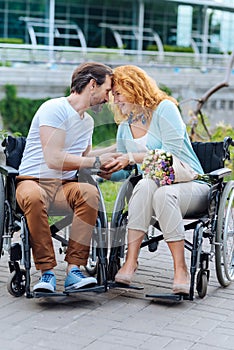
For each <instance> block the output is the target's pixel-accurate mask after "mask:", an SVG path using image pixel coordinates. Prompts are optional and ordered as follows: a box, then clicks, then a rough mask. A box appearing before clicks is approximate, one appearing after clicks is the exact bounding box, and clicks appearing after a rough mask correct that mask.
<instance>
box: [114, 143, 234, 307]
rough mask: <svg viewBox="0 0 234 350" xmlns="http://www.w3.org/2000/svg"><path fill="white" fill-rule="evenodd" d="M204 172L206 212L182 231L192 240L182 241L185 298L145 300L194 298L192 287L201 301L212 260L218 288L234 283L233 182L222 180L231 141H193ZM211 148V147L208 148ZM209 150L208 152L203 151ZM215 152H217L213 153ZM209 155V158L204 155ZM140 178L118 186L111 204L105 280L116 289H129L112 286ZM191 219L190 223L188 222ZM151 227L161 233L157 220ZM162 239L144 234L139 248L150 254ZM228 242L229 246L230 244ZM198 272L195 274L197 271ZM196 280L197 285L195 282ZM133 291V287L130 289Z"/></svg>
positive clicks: (166, 296) (167, 296)
mask: <svg viewBox="0 0 234 350" xmlns="http://www.w3.org/2000/svg"><path fill="white" fill-rule="evenodd" d="M192 145H193V148H194V151H195V153H196V154H197V156H198V158H199V160H200V161H201V164H202V166H203V169H204V171H205V173H207V174H208V175H209V177H210V179H211V180H212V186H211V189H210V195H209V202H208V203H209V204H208V207H209V209H208V212H207V213H205V214H204V215H202V214H201V217H195V218H194V217H193V218H187V219H189V223H188V224H185V225H184V228H185V231H189V230H193V238H192V241H191V242H190V241H188V240H187V239H185V248H186V249H187V250H188V251H190V252H191V259H190V276H191V279H190V292H189V295H188V296H183V295H182V294H146V297H151V298H160V299H172V300H177V301H178V300H182V299H189V300H193V299H194V287H195V283H196V290H197V293H198V296H199V297H200V298H204V297H205V295H206V293H207V285H208V281H209V277H210V270H209V261H211V260H212V258H213V257H215V267H216V275H217V279H218V281H219V283H220V285H221V286H223V287H227V286H228V285H229V284H230V283H231V282H232V281H233V280H234V244H233V240H234V221H233V220H234V218H233V217H234V181H232V180H231V181H228V182H225V181H224V177H225V176H227V175H230V173H231V170H230V169H229V168H225V167H224V162H225V160H228V159H229V160H230V152H229V147H230V146H231V145H232V146H234V141H233V140H232V139H231V138H230V137H226V138H225V139H224V141H223V142H207V143H202V142H194V143H192ZM210 147H211V148H210ZM206 149H208V150H209V151H206ZM214 151H217V153H216V152H214ZM207 152H208V153H209V152H210V154H209V158H208V157H207V156H208V155H207V154H206V153H207ZM141 178H142V175H141V174H138V171H137V167H136V168H135V173H134V174H133V175H131V176H130V177H129V178H128V179H127V180H125V182H124V183H123V184H122V186H121V187H120V190H119V193H118V195H117V197H116V201H115V204H114V209H113V214H112V219H111V228H110V230H111V240H112V243H111V251H110V255H109V264H108V280H110V281H112V282H113V284H114V285H115V286H117V287H121V288H123V287H125V288H126V287H127V288H128V287H129V286H126V285H120V284H116V283H114V278H115V275H116V273H117V271H118V270H119V268H120V267H121V261H124V257H125V252H126V250H127V248H125V241H126V225H127V221H128V208H127V207H128V202H129V199H130V196H131V194H132V190H133V187H134V186H135V185H136V183H137V182H138V181H139V180H140V179H141ZM190 219H191V220H190ZM151 221H152V222H151V226H152V228H153V231H154V228H157V229H158V230H159V231H160V227H159V223H158V222H157V220H156V218H152V220H151ZM204 238H207V239H208V240H209V243H210V245H211V248H210V251H204V250H203V247H202V244H203V240H204ZM161 240H163V234H162V233H161V234H160V233H159V234H157V235H154V234H153V235H151V234H147V235H146V236H145V239H144V240H143V242H142V244H141V248H143V247H145V246H148V249H149V251H151V252H154V251H156V250H157V247H158V244H159V241H161ZM229 240H231V243H232V244H231V245H229V243H230V242H229ZM197 270H198V272H197ZM195 280H196V282H195ZM132 287H133V288H134V286H132Z"/></svg>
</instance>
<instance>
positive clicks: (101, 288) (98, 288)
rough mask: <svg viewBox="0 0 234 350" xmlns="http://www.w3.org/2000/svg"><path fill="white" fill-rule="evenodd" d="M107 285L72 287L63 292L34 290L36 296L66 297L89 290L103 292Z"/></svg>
mask: <svg viewBox="0 0 234 350" xmlns="http://www.w3.org/2000/svg"><path fill="white" fill-rule="evenodd" d="M105 291H106V290H105V287H104V286H95V287H91V288H79V289H70V290H66V291H63V292H53V293H48V292H33V296H34V298H46V297H47V298H48V297H49V298H50V297H52V298H53V297H66V296H69V295H70V294H76V293H87V292H96V293H101V292H105Z"/></svg>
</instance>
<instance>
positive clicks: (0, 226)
mask: <svg viewBox="0 0 234 350" xmlns="http://www.w3.org/2000/svg"><path fill="white" fill-rule="evenodd" d="M4 224H5V188H4V178H3V175H2V174H0V258H1V256H2V253H3V252H2V245H3V235H4Z"/></svg>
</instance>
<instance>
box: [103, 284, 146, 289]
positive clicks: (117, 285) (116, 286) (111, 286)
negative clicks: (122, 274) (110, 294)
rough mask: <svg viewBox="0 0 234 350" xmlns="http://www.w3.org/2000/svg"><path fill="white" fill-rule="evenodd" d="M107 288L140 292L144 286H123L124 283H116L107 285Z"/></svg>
mask: <svg viewBox="0 0 234 350" xmlns="http://www.w3.org/2000/svg"><path fill="white" fill-rule="evenodd" d="M108 286H109V288H110V289H112V288H124V289H135V290H142V289H144V286H141V285H137V284H124V283H117V282H111V283H109V284H108Z"/></svg>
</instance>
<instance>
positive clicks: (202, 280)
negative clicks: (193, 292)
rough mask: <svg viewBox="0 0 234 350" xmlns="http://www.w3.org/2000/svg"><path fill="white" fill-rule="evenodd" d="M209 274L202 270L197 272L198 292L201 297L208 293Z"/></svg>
mask: <svg viewBox="0 0 234 350" xmlns="http://www.w3.org/2000/svg"><path fill="white" fill-rule="evenodd" d="M207 286H208V276H207V274H206V272H205V271H202V270H200V271H199V272H198V274H197V293H198V295H199V297H200V298H204V296H205V295H206V293H207Z"/></svg>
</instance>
